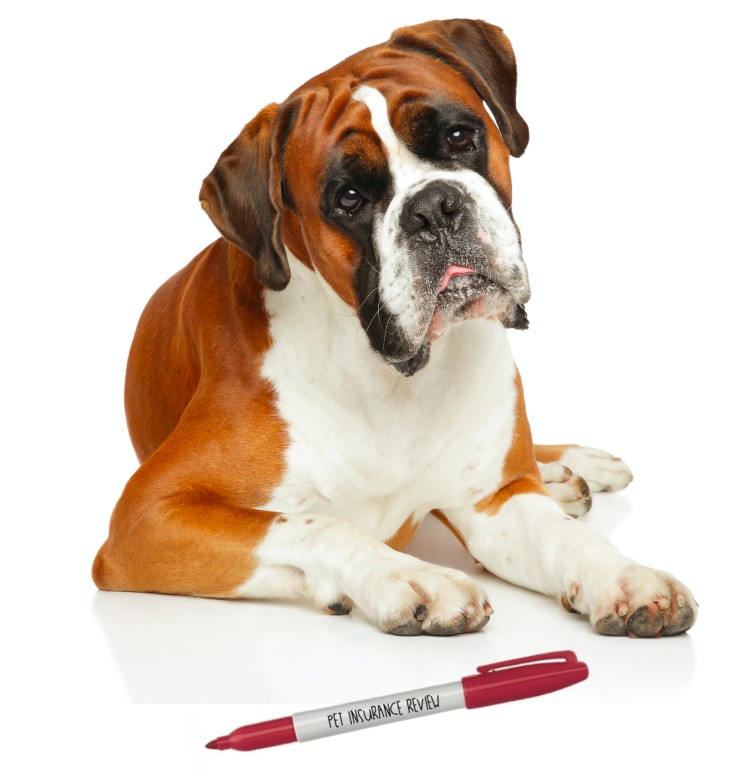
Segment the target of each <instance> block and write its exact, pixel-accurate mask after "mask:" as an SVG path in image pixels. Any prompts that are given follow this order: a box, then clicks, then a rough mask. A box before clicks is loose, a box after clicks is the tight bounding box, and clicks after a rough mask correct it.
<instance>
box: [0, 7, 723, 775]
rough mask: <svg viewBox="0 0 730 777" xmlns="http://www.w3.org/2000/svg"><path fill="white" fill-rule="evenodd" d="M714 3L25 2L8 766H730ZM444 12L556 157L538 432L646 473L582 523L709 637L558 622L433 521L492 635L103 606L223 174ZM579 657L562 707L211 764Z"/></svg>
mask: <svg viewBox="0 0 730 777" xmlns="http://www.w3.org/2000/svg"><path fill="white" fill-rule="evenodd" d="M7 7H8V6H5V7H4V8H7ZM719 8H721V4H720V3H706V4H703V3H698V2H693V3H692V4H685V3H671V2H662V3H659V2H657V3H649V2H646V3H636V2H634V3H628V2H626V3H624V2H613V3H611V4H596V3H590V4H589V3H579V2H575V3H573V2H570V3H569V2H562V3H561V2H556V3H528V2H514V1H513V2H483V0H482V1H480V2H471V1H468V0H456V1H455V2H451V3H447V4H444V3H442V2H440V3H437V2H430V0H422V1H421V2H419V3H417V4H416V3H402V4H397V3H387V4H383V5H382V6H381V5H373V4H370V3H356V4H354V3H334V2H331V0H330V1H328V2H310V3H299V4H297V5H296V6H292V8H287V7H286V6H282V5H278V4H263V3H246V2H239V3H233V2H228V3H225V2H215V1H209V2H206V3H205V4H202V3H182V2H179V3H170V4H163V3H154V2H147V3H136V2H126V3H124V4H121V3H120V4H117V5H115V4H111V3H103V4H102V3H88V4H82V3H79V2H70V3H32V2H27V3H24V4H23V5H22V6H20V4H16V5H15V7H14V8H13V10H3V11H2V18H0V57H1V58H2V62H0V64H1V65H2V73H3V81H2V101H3V108H4V110H3V113H4V118H3V120H2V124H1V125H0V127H1V129H0V132H1V133H2V143H0V160H1V165H2V167H1V170H0V172H1V174H2V188H1V190H0V198H2V245H1V251H2V254H1V255H2V275H1V276H0V278H1V280H0V294H1V298H0V316H2V329H1V331H2V338H3V341H2V342H3V346H2V356H3V360H2V365H3V366H2V369H3V373H2V403H1V405H0V406H1V408H2V440H3V446H2V448H3V450H4V463H3V467H2V475H3V481H2V486H3V487H2V494H3V496H2V508H1V510H2V535H1V536H2V540H0V542H1V544H0V549H1V550H0V553H1V556H0V557H1V558H2V565H1V567H0V572H1V573H2V588H3V593H4V597H3V610H4V613H3V619H2V623H3V634H4V636H3V640H2V659H1V663H0V666H1V667H2V700H3V701H4V702H5V703H6V704H7V705H8V712H9V716H8V717H9V718H10V719H11V721H10V723H11V728H10V729H9V730H8V729H7V721H6V730H5V732H4V734H5V736H4V740H5V741H6V742H7V743H13V744H12V745H8V746H7V747H6V748H4V749H3V752H2V755H0V763H1V762H2V761H5V760H6V759H7V760H8V761H10V760H11V759H12V760H15V759H19V763H20V765H18V763H15V764H14V765H13V766H12V767H11V769H12V771H9V772H8V773H11V774H39V773H48V772H50V771H51V770H52V769H53V770H54V772H55V771H57V770H58V769H59V768H60V767H62V766H63V767H67V768H68V769H69V770H73V771H75V772H77V773H80V772H84V771H86V770H87V769H91V768H94V769H95V770H97V771H98V772H99V773H101V774H104V775H117V774H120V775H122V774H125V775H126V774H128V773H129V772H130V770H133V771H134V773H136V774H145V775H146V774H160V773H162V774H191V775H204V774H205V775H208V774H210V775H218V774H221V775H225V774H241V773H243V772H247V773H252V770H253V773H266V774H280V773H283V771H284V770H285V769H294V768H296V769H298V770H302V771H303V772H304V773H307V772H308V771H310V770H314V769H315V768H316V769H318V770H319V771H320V772H323V773H325V774H331V773H339V772H342V773H345V774H355V775H359V774H371V773H373V772H374V771H375V770H380V771H383V770H384V771H385V772H386V773H387V774H394V773H396V772H398V771H406V770H409V771H410V770H413V769H418V770H419V772H421V773H423V774H427V775H428V774H436V773H441V772H443V771H445V770H446V769H449V768H457V769H459V770H462V769H465V768H468V769H473V770H475V771H477V772H482V771H484V772H489V773H492V774H504V773H510V774H518V775H520V774H535V773H537V770H539V769H545V768H547V767H550V768H551V769H552V770H555V771H557V770H560V772H561V773H562V774H564V775H583V774H586V773H588V774H613V773H614V772H616V771H623V770H628V771H631V772H640V771H646V770H649V769H651V770H652V771H655V770H656V771H660V772H661V773H663V774H667V775H675V774H682V773H683V772H684V770H685V769H687V768H688V767H690V766H691V765H692V764H693V763H694V762H695V761H696V760H697V759H700V758H703V757H707V756H708V755H712V751H716V750H719V748H720V746H721V744H722V743H721V742H720V741H719V740H718V739H717V737H718V736H719V731H718V729H719V724H718V717H717V715H718V710H722V709H723V708H722V707H718V710H716V709H715V705H716V704H718V705H719V703H720V701H722V700H723V699H724V698H725V694H727V692H728V681H727V674H728V673H727V663H726V656H727V630H726V628H725V626H724V609H723V607H724V602H725V597H724V589H723V584H724V574H725V572H726V568H727V561H726V558H725V557H726V554H727V550H726V548H727V545H726V541H725V539H724V537H726V536H727V523H728V519H729V518H730V515H729V514H728V513H729V511H728V497H727V488H726V482H727V479H728V472H727V442H726V437H727V431H728V429H727V427H728V423H727V422H728V415H727V410H726V407H727V395H728V385H727V378H726V375H725V371H726V365H727V353H728V346H727V339H728V338H727V335H728V325H727V320H726V312H725V310H726V306H727V301H726V300H727V293H728V292H727V280H728V269H727V267H728V261H729V260H730V256H729V252H728V245H727V236H726V225H727V206H728V202H727V180H728V172H729V171H728V164H727V162H728V158H727V157H728V155H727V143H728V141H727V132H728V128H727V122H726V116H725V104H726V101H727V76H728V61H727V58H726V57H725V55H724V53H723V52H724V50H725V49H726V37H725V32H724V29H725V25H724V20H723V18H722V16H721V15H720V14H719V11H718V10H717V9H719ZM451 16H464V17H481V18H485V19H487V20H488V21H491V22H493V23H496V24H499V25H500V26H502V27H503V28H504V29H505V31H506V32H507V34H508V35H509V37H510V38H511V40H512V42H513V45H514V47H515V50H516V53H517V59H518V65H519V72H520V81H519V89H518V106H519V108H520V110H521V112H522V113H523V115H524V117H525V118H526V120H527V122H528V124H529V125H530V128H531V135H532V140H531V142H530V145H529V147H528V149H527V152H526V154H525V155H524V157H523V158H521V159H519V160H515V161H514V162H513V177H514V184H515V196H514V212H515V215H516V218H517V221H518V223H519V225H520V227H521V229H522V234H523V244H524V251H525V257H526V260H527V263H528V267H529V269H530V273H531V280H532V285H533V300H532V302H531V303H530V305H529V307H528V313H529V315H530V319H531V322H532V325H531V328H530V330H529V331H528V332H519V333H513V334H512V335H511V339H512V343H513V347H514V351H515V356H516V358H517V361H518V364H519V366H520V369H521V371H522V375H523V378H524V384H525V388H526V395H527V401H528V411H529V414H530V419H531V422H532V427H533V432H534V436H535V438H536V439H537V440H538V441H541V442H564V441H577V442H581V443H586V444H591V445H595V446H598V447H602V448H605V449H607V450H610V451H611V452H613V453H616V454H618V455H621V456H622V457H623V458H624V459H625V460H626V461H627V462H628V463H629V464H630V465H631V466H632V468H633V470H634V473H635V476H636V480H635V483H634V484H632V485H631V486H630V488H629V489H628V490H627V491H626V492H623V493H621V494H616V495H602V496H599V497H598V498H597V499H596V505H595V508H594V511H593V512H592V513H591V516H590V517H589V518H588V519H587V520H588V522H589V523H590V524H591V525H593V526H594V527H595V528H596V529H597V530H598V531H601V532H604V533H606V534H608V535H609V536H611V538H612V539H613V540H614V541H615V542H616V544H618V545H619V547H621V548H622V550H624V552H625V553H627V554H628V555H630V556H632V557H635V558H638V559H639V560H641V561H643V562H644V563H647V564H649V565H653V566H658V567H662V568H666V569H669V570H671V571H672V572H674V573H675V574H677V575H678V576H679V577H681V578H682V579H684V580H685V581H686V582H687V583H688V584H689V585H690V587H691V588H692V589H693V590H694V592H695V594H696V596H697V599H698V600H699V601H700V603H701V605H702V607H701V615H700V620H699V623H698V624H697V626H696V627H695V628H694V629H693V630H692V631H691V632H690V633H689V634H688V635H686V636H683V637H676V638H673V639H665V640H629V639H613V638H607V637H599V636H598V635H595V634H593V632H592V631H591V630H590V628H589V626H588V624H587V623H586V622H585V621H584V620H583V619H581V618H580V617H578V616H571V615H569V614H567V613H565V612H563V611H562V609H561V608H560V606H559V605H558V604H557V603H556V602H554V601H551V600H549V599H547V598H544V597H541V596H538V595H536V594H532V593H529V592H526V591H522V590H519V589H516V588H513V587H512V586H509V585H507V584H504V583H501V582H500V581H497V580H495V579H493V578H491V577H489V576H487V575H485V574H484V573H479V571H478V570H476V568H475V567H474V566H473V565H472V563H471V561H470V559H469V558H468V557H466V556H465V554H464V553H463V552H462V551H461V550H460V548H459V546H458V545H456V544H455V542H454V541H453V540H452V539H451V538H450V535H446V534H444V533H442V531H441V529H440V527H437V526H429V527H428V528H427V529H426V531H425V532H424V534H423V535H422V536H419V537H418V538H417V539H416V541H415V542H414V543H413V545H412V547H411V551H412V552H414V553H415V554H417V555H422V556H423V557H425V558H428V559H431V560H439V561H441V562H442V563H451V564H453V565H455V566H460V567H461V568H463V569H467V570H469V571H472V572H473V573H474V574H475V575H476V576H477V577H479V578H480V579H481V580H482V581H483V582H484V584H485V586H486V587H487V588H488V590H489V592H490V595H491V598H492V603H493V605H494V607H495V615H494V616H493V618H492V621H491V623H490V624H489V625H488V626H487V628H486V629H484V630H483V631H481V632H479V633H478V634H474V635H465V636H462V637H454V638H448V639H444V638H441V639H439V638H428V637H420V638H411V639H408V638H396V637H392V636H387V635H382V634H380V633H379V632H377V631H376V630H375V629H374V628H372V627H371V626H369V625H368V624H367V623H365V621H364V620H363V619H362V618H361V617H359V616H358V615H356V614H353V615H352V616H350V617H348V618H332V617H327V616H325V615H323V614H321V613H318V612H316V611H315V610H314V609H313V608H310V607H309V606H308V605H306V604H304V603H302V604H296V603H262V602H256V603H246V602H221V601H205V600H193V599H182V598H177V597H164V596H152V595H133V594H100V593H98V592H96V590H95V588H94V587H93V584H92V582H91V579H90V566H91V561H92V559H93V556H94V554H95V552H96V550H97V548H98V546H99V545H100V544H101V542H102V541H103V540H104V538H105V536H106V530H107V523H108V517H109V514H110V512H111V510H112V508H113V505H114V503H115V501H116V499H117V497H118V496H119V494H120V493H121V490H122V488H123V486H124V483H125V481H126V479H127V478H128V477H129V476H130V475H131V473H132V472H133V471H134V468H135V466H136V460H135V458H134V455H133V452H132V448H131V445H130V444H129V441H128V438H127V435H126V427H125V421H124V414H123V407H122V389H123V380H124V367H125V361H126V355H127V349H128V347H129V343H130V341H131V338H132V334H133V331H134V327H135V325H136V321H137V318H138V316H139V313H140V312H141V309H142V307H143V306H144V304H145V302H146V301H147V299H148V298H149V296H150V295H151V293H152V292H153V291H154V290H155V288H156V287H157V286H158V285H159V284H161V283H162V282H163V281H164V280H165V279H166V278H167V277H169V276H170V275H171V274H172V273H173V272H175V271H176V270H177V269H178V268H179V267H181V266H182V265H183V264H184V263H187V262H188V261H189V259H190V258H192V256H193V255H194V254H196V253H197V252H198V251H199V250H200V249H201V248H203V247H204V246H205V245H206V244H207V243H209V242H210V241H212V240H213V239H214V238H215V237H216V233H215V230H214V228H213V226H212V225H211V224H210V223H209V221H208V220H207V217H206V216H205V214H204V213H203V212H202V210H200V208H199V205H198V201H197V196H198V189H199V186H200V182H201V180H202V178H203V177H204V176H205V175H206V174H207V172H208V171H209V170H210V168H211V167H212V166H213V164H214V162H215V160H216V158H217V156H218V154H219V153H220V152H221V151H222V150H223V148H224V147H225V146H226V145H227V144H228V143H229V142H230V140H232V139H233V137H234V136H235V135H236V134H237V132H238V131H239V129H240V127H241V126H242V125H243V124H244V123H245V122H246V121H248V120H249V119H250V118H251V117H252V116H253V115H254V114H255V113H256V111H257V110H258V109H259V108H261V107H262V106H263V105H265V104H267V103H268V102H271V101H282V100H283V99H284V98H285V97H286V95H287V94H288V93H289V92H290V91H292V90H293V89H294V88H295V87H296V86H298V85H299V84H300V83H301V82H302V81H303V80H305V79H306V78H309V77H310V76H312V75H314V74H316V73H318V72H320V71H321V70H323V69H325V68H326V67H328V66H330V65H332V64H334V63H335V62H337V61H339V60H340V59H341V58H343V57H344V56H346V55H348V54H350V53H352V52H354V51H357V50H359V49H361V48H363V47H365V46H367V45H371V44H373V43H376V42H379V41H382V40H384V39H386V38H387V37H388V35H389V34H390V32H391V30H392V29H393V28H395V27H397V26H401V25H404V24H408V23H415V22H419V21H426V20H429V19H432V18H444V17H451ZM566 648H569V649H573V650H575V651H576V652H577V653H578V655H579V657H580V658H582V659H583V660H585V661H586V662H587V663H588V665H589V667H590V670H591V677H590V678H589V680H588V681H586V682H585V683H583V684H582V685H580V686H576V687H574V688H571V689H568V690H566V691H562V692H561V693H559V694H554V695H552V696H548V697H542V698H539V699H534V700H529V701H523V702H519V703H516V704H512V705H506V706H504V707H501V708H500V707H493V708H491V709H486V710H481V711H478V712H464V711H462V712H454V713H449V714H448V715H443V716H436V717H433V718H430V719H425V720H422V721H416V722H409V723H404V724H403V725H402V726H400V727H394V726H386V727H384V728H381V729H376V730H372V731H368V732H362V733H358V734H354V735H352V736H345V737H340V738H339V739H333V740H323V741H320V742H313V743H309V744H306V745H290V746H288V747H285V748H278V749H276V750H270V751H262V752H259V753H251V754H245V753H230V752H229V753H216V752H211V751H207V750H205V749H204V748H203V745H204V744H205V742H206V741H208V740H209V739H211V738H213V737H214V736H217V735H220V734H223V733H227V732H228V731H229V730H230V729H232V728H234V727H236V726H238V725H242V724H244V723H248V722H254V721H257V720H261V719H266V718H268V717H276V716H279V715H283V714H289V713H291V712H294V711H296V710H301V709H306V708H308V707H312V706H320V705H326V704H332V703H337V702H340V701H346V700H352V699H357V698H363V697H367V696H372V695H377V694H387V693H392V692H395V691H399V690H405V689H408V688H410V687H413V688H417V687H419V686H424V685H428V684H431V683H441V682H447V681H450V680H453V679H456V678H458V677H460V676H462V675H464V674H468V673H470V672H471V671H473V669H474V668H475V666H476V665H477V664H479V663H487V662H490V661H498V660H502V659H506V658H511V657H515V656H520V655H527V654H530V653H533V652H539V651H547V650H559V649H566ZM130 702H170V703H174V704H175V705H176V706H173V704H166V705H142V704H130ZM194 702H207V703H206V704H202V703H201V704H195V705H194V704H192V703H194ZM218 702H225V703H227V704H231V705H235V706H224V705H223V704H217V703H218ZM508 770H509V771H508Z"/></svg>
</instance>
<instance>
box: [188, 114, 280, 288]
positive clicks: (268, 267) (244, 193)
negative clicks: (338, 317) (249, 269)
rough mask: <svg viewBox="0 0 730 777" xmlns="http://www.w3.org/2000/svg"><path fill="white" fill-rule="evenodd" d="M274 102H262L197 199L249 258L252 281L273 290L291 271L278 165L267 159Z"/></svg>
mask: <svg viewBox="0 0 730 777" xmlns="http://www.w3.org/2000/svg"><path fill="white" fill-rule="evenodd" d="M278 117H279V106H278V105H277V104H276V103H272V104H271V105H268V106H266V108H264V109H263V110H262V111H261V112H260V113H259V114H258V115H257V116H256V117H255V118H254V119H252V120H251V121H250V122H249V123H248V124H247V125H246V126H245V127H244V128H243V129H242V130H241V133H240V134H239V136H238V137H237V138H236V139H235V140H234V141H233V143H231V145H230V146H228V148H227V149H226V150H225V151H224V152H223V153H222V154H221V156H220V158H219V159H218V162H217V163H216V165H215V167H214V168H213V170H212V171H211V172H210V174H209V175H208V177H207V178H206V179H205V180H204V181H203V186H202V188H201V190H200V196H199V198H200V203H201V205H202V206H203V209H204V210H205V212H206V213H207V214H208V215H209V216H210V219H211V221H212V222H213V223H214V224H215V226H216V227H217V228H218V230H219V232H220V233H221V234H222V235H223V237H224V238H225V239H226V240H228V241H229V242H230V243H233V245H234V246H236V247H237V248H240V249H241V251H243V252H244V253H246V254H248V255H249V256H250V257H251V258H252V259H253V260H254V275H255V276H256V279H257V280H258V281H259V282H260V283H262V284H263V285H264V286H267V287H268V288H270V289H274V290H275V291H280V290H281V289H283V288H285V287H286V285H287V284H288V283H289V279H290V277H291V271H290V269H289V263H288V261H287V259H286V251H285V249H284V245H283V242H282V239H281V227H280V217H281V210H282V207H283V206H282V202H281V175H280V164H279V162H278V160H277V161H276V163H274V162H272V158H273V155H274V151H275V150H276V147H278V145H279V144H278V143H276V142H275V136H276V134H277V130H276V128H277V124H278V122H277V119H278Z"/></svg>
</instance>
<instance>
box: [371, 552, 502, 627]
mask: <svg viewBox="0 0 730 777" xmlns="http://www.w3.org/2000/svg"><path fill="white" fill-rule="evenodd" d="M374 577H375V576H374ZM368 588H369V590H368V592H367V594H366V595H365V596H364V597H362V598H360V600H359V601H358V602H357V603H358V604H359V605H360V607H361V608H362V609H364V610H365V612H366V614H367V615H368V616H369V617H370V619H371V620H372V621H373V622H374V623H376V624H377V625H378V626H379V627H380V628H381V629H382V630H383V631H387V632H389V633H390V634H398V635H400V636H415V635H417V634H432V635H436V636H449V635H452V634H462V633H466V632H470V631H477V630H478V629H481V628H482V627H483V626H485V625H486V624H487V622H488V621H489V617H490V616H491V614H492V608H491V606H490V604H489V600H488V599H487V595H486V594H485V592H484V591H483V589H482V588H481V587H480V586H478V585H477V584H476V583H475V582H474V581H473V580H472V579H471V578H470V577H469V576H468V575H465V574H464V573H463V572H460V571H458V570H456V569H447V568H446V567H439V566H436V565H433V564H421V563H415V564H408V565H406V566H400V568H399V569H397V570H392V571H391V572H389V573H387V574H385V575H383V576H381V577H375V579H371V581H370V585H369V586H368Z"/></svg>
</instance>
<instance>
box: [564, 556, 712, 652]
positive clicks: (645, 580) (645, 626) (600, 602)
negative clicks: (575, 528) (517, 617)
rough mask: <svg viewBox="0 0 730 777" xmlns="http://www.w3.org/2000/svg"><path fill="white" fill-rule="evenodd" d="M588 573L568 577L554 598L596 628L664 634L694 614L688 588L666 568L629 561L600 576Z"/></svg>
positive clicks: (693, 618) (622, 633)
mask: <svg viewBox="0 0 730 777" xmlns="http://www.w3.org/2000/svg"><path fill="white" fill-rule="evenodd" d="M594 577H595V579H594V580H593V581H588V582H587V583H581V582H577V581H576V582H573V583H572V584H571V585H570V586H569V587H568V590H567V591H566V592H565V593H564V594H563V595H562V596H561V597H560V601H561V604H562V605H563V607H565V608H566V609H567V610H569V611H570V612H579V613H584V614H588V615H589V616H590V621H591V624H592V625H593V628H595V630H596V631H597V632H599V633H600V634H606V635H609V636H625V635H628V636H630V637H670V636H672V635H674V634H681V633H682V632H684V631H687V629H689V628H691V627H692V626H693V625H694V623H695V621H696V620H697V609H698V605H697V602H696V601H695V599H694V597H693V596H692V593H691V591H690V590H689V589H688V588H687V587H686V586H685V585H683V584H682V583H680V582H679V580H677V579H676V578H675V577H673V576H672V575H670V574H668V573H667V572H662V571H660V570H658V569H649V568H647V567H642V566H639V565H631V566H627V567H625V568H623V569H621V570H620V571H618V573H613V574H610V575H608V576H606V577H603V575H602V573H601V572H599V571H596V574H595V576H594ZM601 577H603V582H599V581H600V579H601ZM607 579H608V582H606V580H607Z"/></svg>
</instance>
